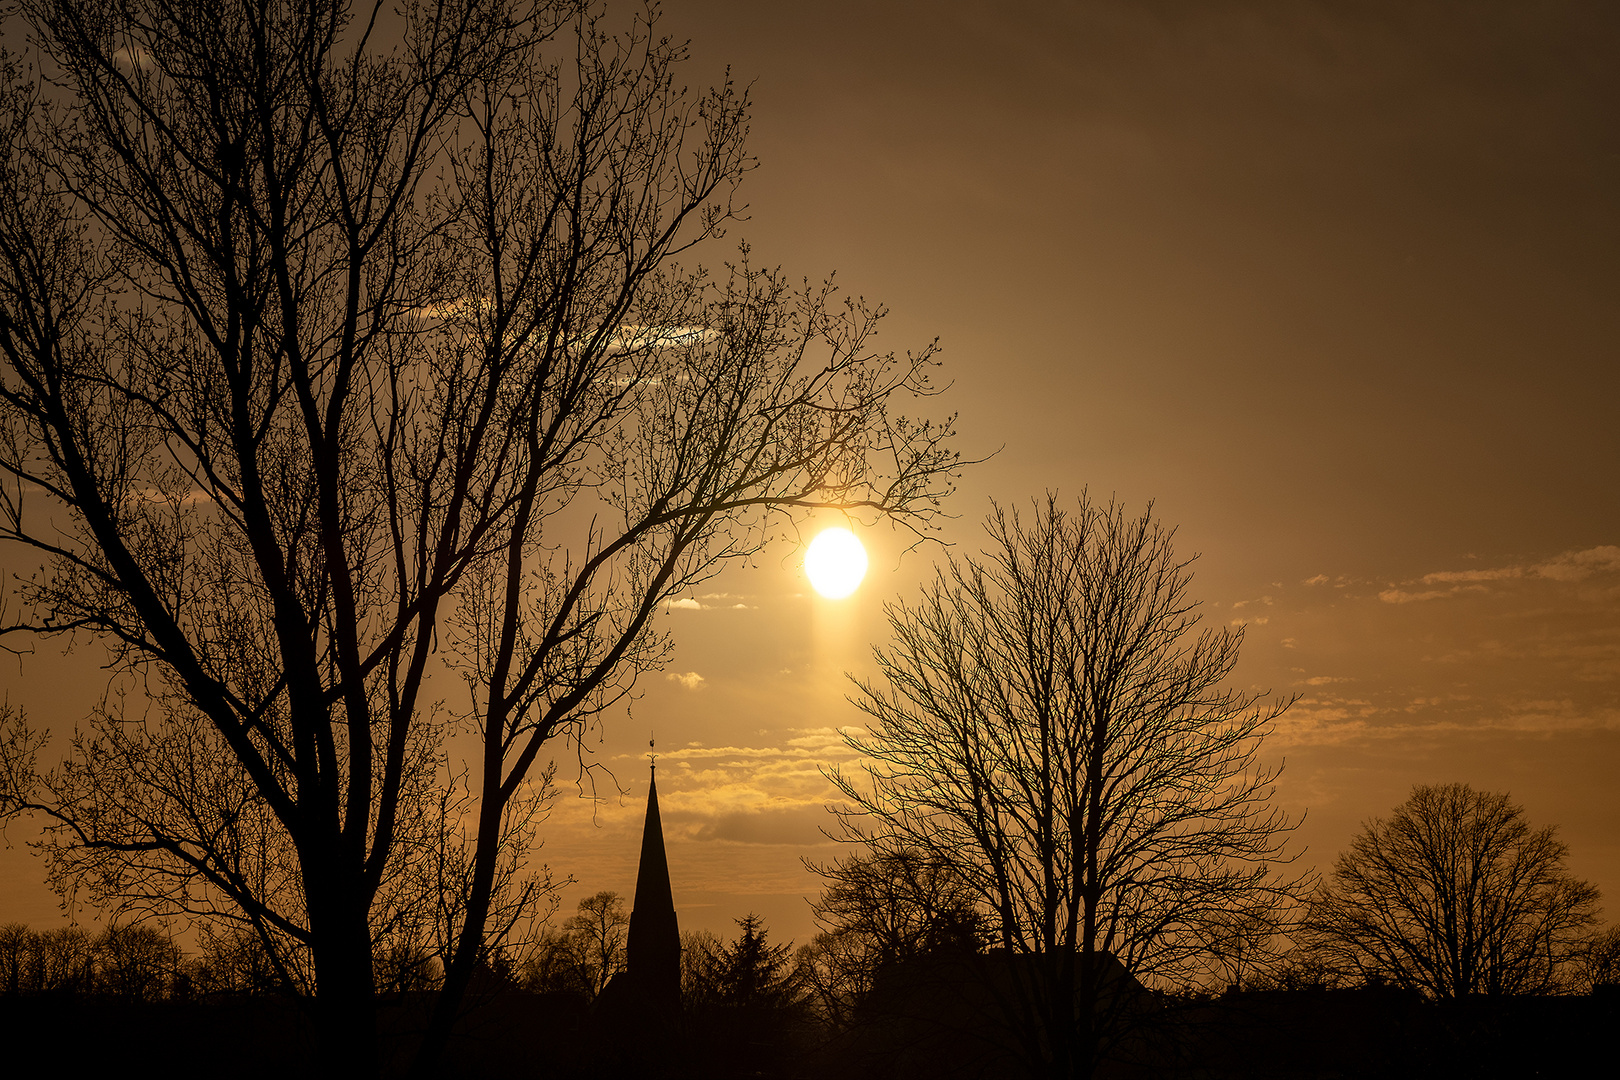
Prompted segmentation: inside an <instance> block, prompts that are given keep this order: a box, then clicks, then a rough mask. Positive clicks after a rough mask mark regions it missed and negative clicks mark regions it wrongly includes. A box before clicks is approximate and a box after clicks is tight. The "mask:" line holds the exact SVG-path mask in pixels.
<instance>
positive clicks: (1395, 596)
mask: <svg viewBox="0 0 1620 1080" xmlns="http://www.w3.org/2000/svg"><path fill="white" fill-rule="evenodd" d="M1460 591H1461V590H1459V589H1430V590H1428V591H1427V592H1415V593H1411V592H1407V591H1405V590H1404V589H1385V590H1384V591H1383V592H1381V593H1379V594H1378V599H1380V600H1382V601H1383V602H1384V603H1386V604H1417V603H1421V602H1422V601H1424V600H1439V599H1441V598H1442V597H1446V596H1453V595H1455V594H1456V593H1458V592H1460Z"/></svg>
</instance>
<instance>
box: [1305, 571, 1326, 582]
mask: <svg viewBox="0 0 1620 1080" xmlns="http://www.w3.org/2000/svg"><path fill="white" fill-rule="evenodd" d="M1327 580H1328V576H1327V575H1326V574H1317V575H1316V576H1315V577H1309V578H1306V579H1305V584H1306V585H1326V584H1327Z"/></svg>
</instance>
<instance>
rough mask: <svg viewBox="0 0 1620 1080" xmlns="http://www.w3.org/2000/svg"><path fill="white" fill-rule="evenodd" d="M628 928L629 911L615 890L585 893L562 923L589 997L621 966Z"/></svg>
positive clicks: (618, 970) (615, 973) (604, 984)
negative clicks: (587, 894) (586, 981)
mask: <svg viewBox="0 0 1620 1080" xmlns="http://www.w3.org/2000/svg"><path fill="white" fill-rule="evenodd" d="M629 929H630V913H629V912H627V911H625V910H624V901H623V899H622V898H621V897H620V896H619V894H618V893H616V892H612V891H603V892H599V893H596V894H595V895H594V896H587V897H585V898H584V899H583V900H581V901H580V902H579V910H578V911H576V912H575V913H574V914H573V915H571V916H569V918H568V921H567V922H565V923H563V933H565V934H567V935H568V936H569V938H570V939H571V940H572V942H573V945H574V949H573V951H574V953H575V955H576V956H578V957H579V962H580V967H581V970H582V971H583V972H585V973H586V979H587V980H588V988H589V991H590V994H591V996H592V997H595V996H597V995H599V994H601V992H602V990H603V988H604V987H606V986H607V984H608V981H609V980H610V979H612V978H613V976H614V975H617V974H618V973H619V972H620V971H622V970H624V961H625V938H626V935H627V934H628V933H629Z"/></svg>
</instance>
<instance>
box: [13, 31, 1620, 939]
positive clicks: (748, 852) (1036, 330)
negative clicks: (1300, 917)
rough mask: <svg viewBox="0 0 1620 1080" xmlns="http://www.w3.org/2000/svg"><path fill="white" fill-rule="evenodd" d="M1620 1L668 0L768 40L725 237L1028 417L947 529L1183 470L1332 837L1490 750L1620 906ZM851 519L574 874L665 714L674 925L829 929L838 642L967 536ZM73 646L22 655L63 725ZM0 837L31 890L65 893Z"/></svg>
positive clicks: (983, 445) (693, 624) (611, 879)
mask: <svg viewBox="0 0 1620 1080" xmlns="http://www.w3.org/2000/svg"><path fill="white" fill-rule="evenodd" d="M1617 12H1620V9H1616V8H1614V7H1613V6H1612V5H1608V4H1604V3H1600V2H1591V3H1545V4H1534V5H1532V4H1524V3H1486V2H1479V0H1475V2H1471V3H1440V2H1433V0H1419V2H1413V0H1389V2H1383V3H1371V2H1323V3H1317V4H1305V3H1294V2H1288V3H1283V2H1278V3H1252V4H1236V3H1234V4H1224V3H1202V2H1201V3H1173V2H1163V3H1150V2H1142V0H1119V2H1117V3H1097V2H1080V3H1072V4H1068V3H1066V4H1050V3H1037V2H1028V3H988V2H982V3H949V2H927V3H924V2H920V0H911V2H903V3H901V2H872V0H864V2H858V3H857V2H841V0H835V2H824V3H817V4H760V3H757V2H743V0H736V2H732V0H710V2H697V0H669V2H668V3H667V4H666V15H667V19H666V23H667V27H666V28H667V29H668V30H669V31H670V32H672V33H674V34H675V35H677V36H680V37H690V38H691V39H692V42H693V45H692V49H693V61H692V63H691V65H689V71H688V73H687V77H688V80H689V81H690V82H691V83H692V84H694V85H696V84H701V83H704V82H707V81H711V80H713V79H716V78H718V77H720V74H721V72H722V71H723V69H724V66H725V65H727V64H730V65H731V68H732V72H733V74H734V75H735V76H736V77H737V78H738V79H739V80H741V81H744V82H747V81H749V80H753V81H754V82H753V95H754V98H755V101H756V111H755V117H754V123H753V136H752V143H751V146H752V149H753V152H754V153H755V154H757V156H758V158H759V160H760V168H759V169H758V171H757V172H755V173H753V174H752V175H751V176H750V177H749V179H748V181H747V182H746V184H745V186H744V189H743V193H744V196H745V197H746V199H747V201H748V202H749V203H750V206H751V209H750V214H751V219H750V220H748V221H746V222H743V223H742V224H740V225H738V226H737V227H736V228H734V229H733V231H732V233H731V237H732V238H734V239H742V238H746V239H747V240H749V241H750V242H751V243H752V245H753V247H754V252H755V255H754V258H755V261H756V262H760V263H765V264H777V263H779V264H781V265H782V266H783V267H784V268H785V269H786V270H787V271H788V272H789V273H790V275H792V276H800V275H804V276H809V277H811V278H812V279H817V278H820V277H821V276H823V275H825V274H826V273H828V272H830V271H833V270H836V271H837V272H838V279H837V280H838V281H839V282H840V283H841V284H842V285H843V287H844V288H846V289H847V290H849V291H850V292H853V293H859V294H862V295H864V296H866V297H867V298H869V299H876V300H882V301H883V302H885V303H887V304H888V305H890V307H891V308H892V311H893V314H892V316H891V317H890V318H889V319H888V320H887V322H886V323H885V327H884V333H883V336H882V338H880V342H882V343H886V347H892V348H896V349H904V348H906V347H912V348H916V347H920V346H922V345H924V344H926V343H927V342H928V341H929V340H931V339H932V338H934V337H935V336H936V335H937V336H938V337H939V338H940V339H941V341H942V344H943V346H944V350H945V351H944V354H943V360H944V362H945V369H944V374H945V376H946V378H948V379H950V380H954V386H953V388H952V390H951V391H950V393H949V394H948V395H947V396H946V397H945V398H944V399H943V404H944V405H945V406H946V407H947V408H949V409H953V410H957V411H959V412H960V414H961V421H960V426H961V430H962V433H963V448H964V450H965V451H966V452H967V453H968V454H969V455H970V456H980V455H983V454H985V453H988V452H990V451H997V450H998V451H999V452H998V453H997V454H996V456H995V457H994V458H993V459H992V460H991V461H989V462H988V463H986V464H983V465H980V466H978V467H976V468H974V469H973V470H971V471H970V472H969V473H968V475H967V476H966V477H965V479H964V482H963V484H962V487H961V490H960V492H959V494H958V495H957V497H956V501H955V505H954V507H953V510H954V512H955V513H956V514H957V515H959V516H958V518H957V519H956V521H954V522H953V523H951V524H950V525H949V526H948V528H947V530H946V532H945V533H944V534H943V538H944V539H945V540H946V541H949V542H951V543H954V544H956V545H957V546H958V548H959V549H960V550H963V551H967V552H974V551H976V550H977V548H978V546H979V542H980V541H979V537H980V535H981V534H980V530H979V522H980V520H981V519H982V517H983V514H984V512H985V510H986V509H987V508H988V499H989V498H990V497H995V498H998V499H1000V500H1002V501H1003V502H1008V503H1015V502H1027V500H1028V499H1030V498H1031V497H1034V496H1037V495H1039V494H1041V493H1042V492H1043V491H1045V490H1047V489H1057V490H1058V491H1060V492H1064V493H1069V494H1077V493H1078V492H1079V491H1080V489H1081V488H1083V487H1089V489H1090V490H1091V492H1092V493H1093V494H1094V495H1099V496H1101V497H1103V498H1104V499H1106V498H1107V497H1108V496H1109V495H1117V496H1118V497H1119V498H1120V499H1121V500H1122V501H1124V502H1125V503H1126V504H1127V505H1128V506H1130V507H1140V506H1141V505H1142V504H1143V503H1145V502H1146V501H1147V500H1149V499H1153V500H1155V506H1156V509H1157V512H1158V513H1159V514H1160V515H1161V516H1162V518H1163V519H1164V520H1165V521H1167V522H1168V523H1171V524H1174V525H1176V526H1178V527H1179V530H1180V531H1179V534H1178V550H1180V551H1181V552H1183V553H1185V554H1191V553H1193V552H1198V553H1201V558H1200V560H1199V562H1198V563H1197V571H1196V576H1195V585H1194V591H1195V593H1196V594H1197V595H1199V596H1201V597H1202V598H1203V599H1204V600H1205V601H1206V605H1207V606H1206V617H1207V618H1208V619H1210V620H1212V621H1214V622H1219V623H1232V622H1237V621H1242V622H1243V623H1244V624H1245V626H1246V634H1247V639H1246V643H1245V647H1244V659H1243V661H1242V663H1241V665H1240V668H1239V676H1240V679H1241V681H1243V682H1244V684H1245V685H1253V686H1259V687H1266V688H1270V689H1271V690H1273V691H1274V692H1275V693H1278V694H1299V695H1301V697H1300V701H1299V703H1298V704H1296V705H1295V707H1294V708H1293V709H1292V710H1291V711H1290V712H1289V713H1288V715H1287V716H1286V717H1285V719H1284V721H1283V722H1282V724H1281V725H1280V727H1279V730H1278V732H1277V734H1276V736H1275V737H1274V738H1273V739H1272V741H1271V742H1270V743H1268V745H1267V747H1266V749H1265V750H1264V751H1263V754H1262V756H1263V757H1265V758H1268V759H1270V760H1272V761H1277V760H1282V759H1286V762H1287V765H1286V769H1285V771H1284V773H1283V776H1282V780H1281V783H1280V788H1279V799H1280V800H1281V801H1282V803H1283V804H1284V805H1285V806H1286V807H1288V808H1289V809H1290V810H1292V811H1295V812H1304V811H1308V817H1307V819H1306V823H1305V824H1304V826H1303V827H1302V828H1301V829H1300V831H1299V840H1300V844H1301V846H1304V847H1306V848H1307V850H1306V852H1305V854H1304V856H1303V860H1304V861H1305V862H1306V863H1308V864H1316V865H1319V866H1322V867H1324V868H1325V867H1326V866H1327V865H1328V864H1329V863H1330V862H1331V861H1332V859H1333V857H1334V855H1335V854H1336V853H1337V852H1338V851H1339V850H1341V849H1342V848H1343V847H1344V846H1345V845H1346V844H1347V843H1348V841H1349V839H1350V837H1351V835H1352V834H1353V833H1354V831H1355V830H1356V828H1357V826H1358V825H1359V823H1360V822H1361V821H1363V820H1365V819H1366V818H1367V817H1369V816H1372V815H1375V814H1385V813H1387V812H1388V811H1389V810H1390V808H1391V807H1393V806H1394V805H1395V804H1396V803H1398V802H1400V801H1402V800H1403V799H1404V798H1405V796H1406V794H1407V792H1408V791H1409V790H1410V788H1411V786H1412V785H1413V784H1418V783H1445V782H1451V781H1465V782H1468V783H1471V784H1473V785H1474V786H1475V787H1479V788H1485V789H1489V790H1497V791H1510V792H1512V794H1513V796H1514V798H1515V799H1516V800H1517V801H1519V802H1521V803H1523V804H1524V805H1525V806H1526V808H1527V810H1528V814H1529V817H1530V820H1531V821H1532V822H1533V823H1535V824H1538V825H1539V824H1545V823H1554V824H1557V825H1559V826H1560V827H1561V835H1562V837H1563V838H1564V839H1565V840H1566V841H1567V842H1568V843H1569V844H1570V846H1571V849H1572V854H1571V866H1572V868H1573V869H1574V871H1575V872H1576V873H1578V874H1580V875H1581V876H1584V877H1586V878H1589V879H1590V880H1592V881H1593V882H1595V883H1596V884H1597V885H1598V886H1599V887H1600V888H1602V889H1603V890H1604V892H1605V894H1606V895H1607V896H1608V897H1609V898H1610V902H1609V917H1610V918H1611V919H1613V918H1615V916H1616V915H1617V914H1620V797H1617V795H1616V787H1615V784H1614V781H1613V777H1614V776H1615V775H1617V774H1620V547H1617V545H1620V424H1617V423H1616V419H1617V416H1616V414H1617V402H1620V303H1617V302H1616V297H1617V296H1620V128H1617V127H1616V125H1615V124H1614V117H1615V116H1616V115H1620V72H1617V70H1616V66H1615V65H1614V64H1613V62H1612V60H1613V57H1614V56H1615V55H1620V14H1617ZM725 254H726V252H725V250H723V249H715V250H713V251H711V253H710V254H709V255H708V256H706V258H707V259H708V260H709V261H711V262H719V261H720V260H721V259H722V258H724V257H725ZM828 523H831V522H830V521H829V522H828ZM807 535H808V534H807ZM862 535H863V539H865V540H867V542H868V546H869V548H870V550H871V552H872V566H871V571H870V572H869V574H868V578H867V581H866V583H865V584H864V585H863V586H862V587H861V589H860V590H859V591H858V592H857V593H856V594H855V595H854V596H853V597H851V598H850V599H849V600H846V601H840V602H830V601H824V600H821V599H819V598H816V597H814V596H813V595H812V594H811V593H810V590H809V589H808V587H807V586H806V585H805V583H804V582H803V580H802V578H801V576H800V573H799V569H798V561H797V557H796V555H795V553H794V552H793V551H792V550H790V549H789V548H787V547H781V548H777V549H773V550H770V551H768V552H766V553H765V554H764V555H763V556H762V557H761V559H760V560H759V565H758V566H757V567H756V568H754V569H748V570H742V569H739V570H734V571H728V572H727V573H726V574H724V575H722V576H721V577H720V578H719V579H717V580H715V581H714V582H711V583H710V586H708V587H706V589H705V591H704V592H703V593H701V594H697V595H694V596H692V597H689V598H688V599H689V600H691V601H692V603H691V604H682V605H681V606H680V607H679V608H677V609H674V610H671V611H670V612H669V613H668V615H667V619H668V625H669V627H670V628H671V629H672V630H673V632H674V635H675V641H676V645H677V651H676V654H675V657H674V661H673V664H672V666H671V667H670V669H669V670H668V672H667V673H665V674H664V675H659V676H654V677H650V678H649V679H647V680H646V682H645V683H644V684H643V689H644V690H645V696H644V697H643V698H642V700H641V701H639V702H638V703H637V704H636V706H635V709H634V714H633V716H632V717H629V718H626V719H624V720H620V721H614V722H612V723H610V724H609V725H608V726H607V727H606V728H605V729H604V730H603V732H601V739H600V742H599V744H597V745H596V747H595V749H596V754H597V760H599V761H601V762H602V763H604V764H606V765H607V766H609V767H610V768H611V769H612V770H613V772H614V774H615V775H616V776H617V778H618V780H619V782H620V783H621V784H623V785H624V786H625V787H626V788H627V789H628V794H627V795H626V796H625V797H624V799H623V800H622V801H621V800H619V799H618V798H613V799H610V800H608V801H607V802H605V803H599V804H593V803H590V802H588V801H586V800H583V799H580V798H578V797H577V793H575V792H573V791H572V789H566V790H567V793H566V794H565V797H564V798H563V799H561V800H559V802H558V804H557V806H556V807H555V809H554V811H553V814H552V817H551V820H550V821H549V822H548V824H547V826H546V829H545V831H546V835H547V836H548V841H547V846H546V849H545V851H544V853H543V856H542V857H543V858H544V859H545V860H546V861H548V862H549V863H551V865H552V866H553V868H554V869H556V870H557V871H559V872H562V873H571V874H573V875H574V876H575V877H576V878H577V879H578V885H577V886H576V887H574V888H572V889H570V890H569V891H568V892H567V894H566V895H565V897H564V901H565V904H566V906H567V908H571V907H572V904H573V902H574V900H576V899H577V898H578V897H579V896H580V895H584V894H587V893H590V892H594V891H596V890H598V889H603V888H612V889H617V890H618V891H619V892H621V893H623V894H625V895H626V896H629V895H630V894H631V893H632V892H633V891H634V881H633V875H634V867H635V858H636V852H637V845H638V842H639V830H640V820H641V809H642V805H643V800H644V798H645V792H646V787H645V778H646V771H645V764H644V761H645V759H644V756H643V755H644V753H645V750H646V742H647V738H648V732H649V729H651V730H652V731H654V732H655V733H656V736H657V739H658V744H659V752H660V755H661V756H660V759H659V770H658V772H659V785H660V795H661V801H662V804H663V816H664V822H665V827H666V832H667V834H668V841H669V856H670V867H671V874H672V876H673V886H674V893H675V900H676V907H677V910H678V911H679V912H680V917H681V923H682V926H683V928H688V929H689V928H696V927H704V928H709V929H713V930H716V931H725V930H728V929H729V928H730V925H731V923H730V920H731V919H733V918H734V917H736V916H740V915H742V914H744V913H745V912H747V911H748V910H756V911H759V912H760V913H761V914H763V915H765V916H766V918H767V921H768V924H769V925H770V927H771V928H772V931H773V937H779V938H781V939H784V940H785V939H787V938H795V939H798V940H801V941H802V940H804V938H805V937H806V936H807V935H808V933H809V932H810V920H809V915H808V910H807V908H806V905H805V904H804V902H803V900H802V899H801V897H803V896H805V895H813V894H814V892H815V891H816V882H815V880H814V879H813V878H812V877H810V876H809V875H808V874H807V873H806V872H805V871H804V870H803V869H802V867H801V866H800V864H799V858H800V857H801V856H806V855H808V856H810V857H812V858H826V857H827V856H828V855H830V854H831V853H832V848H831V847H830V846H829V845H826V844H824V843H819V842H818V841H819V840H820V836H819V833H818V828H819V827H820V826H822V825H823V824H826V823H827V815H826V814H825V812H824V810H823V809H822V807H823V805H824V803H825V802H826V800H827V798H828V796H829V790H828V786H827V785H826V783H825V782H824V781H823V780H822V778H821V776H820V774H819V772H818V766H820V765H823V764H826V763H828V762H832V761H837V760H842V757H841V755H842V753H843V751H842V750H841V744H840V743H839V741H838V739H837V736H836V733H835V731H836V729H837V728H839V727H842V726H845V725H849V724H856V723H859V714H857V713H856V712H855V710H854V709H853V707H851V706H849V705H848V704H847V703H846V702H845V701H844V699H843V695H844V693H845V688H846V686H847V683H846V682H845V679H844V672H845V671H847V670H856V671H864V670H866V666H867V664H868V662H869V661H868V658H869V655H870V647H871V645H872V644H873V643H881V642H882V641H883V640H884V638H885V636H886V631H885V626H884V623H883V619H882V614H881V606H882V603H883V601H885V600H888V599H892V598H894V597H896V596H899V595H907V596H909V595H911V594H913V593H914V592H915V589H916V585H917V583H918V582H919V581H920V580H921V579H922V578H923V577H925V576H927V575H928V574H929V573H930V568H931V564H932V560H934V559H935V558H936V557H938V549H931V548H924V549H922V550H920V551H916V552H913V553H911V554H909V555H906V556H905V557H904V558H901V557H900V549H901V548H902V547H903V542H902V541H901V540H900V538H898V537H895V536H892V535H890V534H889V533H887V532H886V531H878V532H876V533H863V534H862ZM75 664H77V665H78V666H77V667H75V666H74V665H75ZM85 666H86V662H85V661H84V659H83V658H82V657H81V658H78V659H77V660H75V661H69V662H63V661H59V660H55V659H51V658H46V657H36V658H33V659H30V660H29V661H27V662H26V663H25V664H24V665H23V667H22V669H21V672H20V673H19V671H18V669H17V668H16V666H15V665H9V664H8V665H4V666H3V667H0V692H4V693H6V694H9V695H10V697H11V699H12V700H13V701H19V700H20V701H23V702H26V703H29V704H30V705H31V709H32V711H33V713H34V714H35V715H36V716H37V717H39V718H41V719H43V720H46V722H48V723H50V724H51V726H52V727H53V728H55V729H58V730H63V729H66V728H68V727H71V725H72V722H73V720H74V719H76V716H75V715H74V714H73V710H74V709H76V708H81V709H82V706H83V705H84V701H83V700H82V698H83V695H82V694H80V695H77V696H75V695H74V694H69V693H65V692H61V691H60V689H59V688H58V687H57V686H56V685H55V684H56V683H59V682H65V681H68V680H72V679H74V678H80V677H81V676H75V675H73V674H72V673H73V672H75V671H82V670H83V669H84V667H85ZM12 839H13V842H14V843H15V842H18V841H20V840H22V839H25V837H24V836H23V835H22V833H21V831H20V830H18V829H13V830H12ZM0 860H3V862H0V867H3V872H4V878H3V879H0V921H9V920H10V919H13V918H21V919H24V920H26V921H29V922H33V923H34V924H36V925H43V924H45V923H46V922H47V921H49V920H51V919H54V918H57V917H58V916H57V914H56V911H55V908H54V904H53V901H52V898H51V897H50V895H49V894H48V893H47V892H46V891H45V890H44V889H43V886H42V885H40V884H39V883H38V873H37V869H35V868H34V866H33V864H31V863H30V862H29V860H27V858H26V857H25V856H23V855H22V854H21V853H20V852H18V851H15V850H14V851H10V852H3V853H0Z"/></svg>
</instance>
